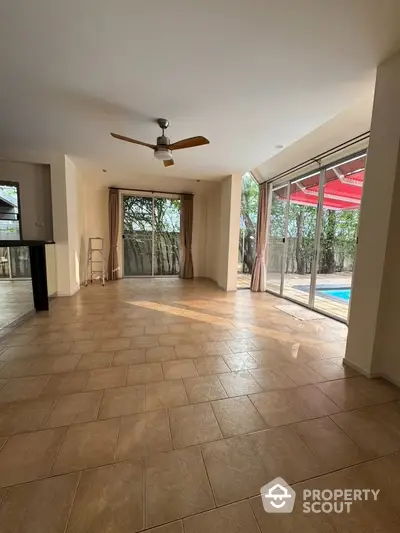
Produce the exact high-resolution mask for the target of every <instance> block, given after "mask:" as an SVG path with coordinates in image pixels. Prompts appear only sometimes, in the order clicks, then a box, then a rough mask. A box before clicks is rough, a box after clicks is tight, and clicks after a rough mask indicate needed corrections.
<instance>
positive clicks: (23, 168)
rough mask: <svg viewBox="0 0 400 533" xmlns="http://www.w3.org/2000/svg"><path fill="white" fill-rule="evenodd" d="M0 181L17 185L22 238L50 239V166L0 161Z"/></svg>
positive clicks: (51, 223) (51, 224)
mask: <svg viewBox="0 0 400 533" xmlns="http://www.w3.org/2000/svg"><path fill="white" fill-rule="evenodd" d="M0 181H12V182H14V183H18V184H19V196H20V214H21V228H22V238H23V239H25V240H45V241H51V240H53V220H52V210H51V188H50V165H43V164H37V163H24V162H18V161H0Z"/></svg>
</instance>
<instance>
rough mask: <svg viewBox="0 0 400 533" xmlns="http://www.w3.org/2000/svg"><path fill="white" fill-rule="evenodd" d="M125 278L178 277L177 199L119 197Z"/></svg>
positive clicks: (174, 197) (178, 221)
mask: <svg viewBox="0 0 400 533" xmlns="http://www.w3.org/2000/svg"><path fill="white" fill-rule="evenodd" d="M122 205H123V209H122V215H123V223H122V227H123V235H122V238H123V256H124V260H123V265H124V277H135V276H145V277H153V276H178V275H179V271H180V212H181V202H180V198H179V196H172V195H171V196H168V197H167V196H156V195H152V196H133V195H123V196H122Z"/></svg>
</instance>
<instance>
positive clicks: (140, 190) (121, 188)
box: [108, 187, 194, 196]
mask: <svg viewBox="0 0 400 533" xmlns="http://www.w3.org/2000/svg"><path fill="white" fill-rule="evenodd" d="M108 188H109V189H114V190H117V191H131V192H150V193H151V194H155V193H156V194H175V195H177V196H180V195H181V194H188V195H191V196H194V193H193V192H172V191H149V190H148V189H128V188H127V187H108Z"/></svg>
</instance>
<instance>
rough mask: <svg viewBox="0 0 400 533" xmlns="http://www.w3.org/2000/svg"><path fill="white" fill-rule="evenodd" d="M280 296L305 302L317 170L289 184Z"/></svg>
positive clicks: (308, 291) (310, 267) (308, 288)
mask: <svg viewBox="0 0 400 533" xmlns="http://www.w3.org/2000/svg"><path fill="white" fill-rule="evenodd" d="M289 191H290V192H289V210H288V222H287V232H286V253H285V268H284V278H283V292H282V294H283V296H286V297H289V298H292V299H294V300H296V301H299V302H302V303H305V304H308V303H309V302H310V294H311V278H312V271H313V264H314V257H315V243H316V227H317V204H318V193H319V172H317V173H314V174H311V175H309V176H305V177H304V178H301V179H299V180H296V181H293V182H292V183H291V184H290V185H289Z"/></svg>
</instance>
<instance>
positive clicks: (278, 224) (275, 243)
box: [267, 184, 289, 294]
mask: <svg viewBox="0 0 400 533" xmlns="http://www.w3.org/2000/svg"><path fill="white" fill-rule="evenodd" d="M288 197H289V186H288V185H287V184H286V185H281V186H278V187H276V188H273V189H272V191H271V204H270V220H269V230H268V231H269V233H268V249H267V290H270V291H272V292H275V293H276V294H281V292H282V286H283V278H282V274H283V273H284V267H285V240H286V232H287V215H288V207H289V202H288Z"/></svg>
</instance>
